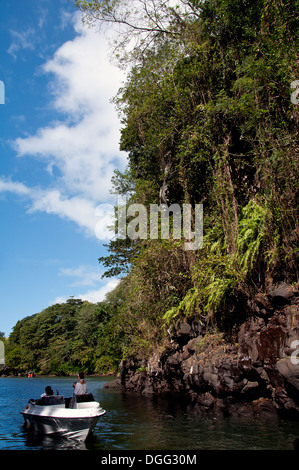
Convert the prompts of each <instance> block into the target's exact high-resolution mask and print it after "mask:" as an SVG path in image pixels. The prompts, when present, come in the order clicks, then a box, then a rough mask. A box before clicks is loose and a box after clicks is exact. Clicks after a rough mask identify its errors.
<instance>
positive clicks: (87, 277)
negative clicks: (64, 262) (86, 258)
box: [59, 265, 101, 287]
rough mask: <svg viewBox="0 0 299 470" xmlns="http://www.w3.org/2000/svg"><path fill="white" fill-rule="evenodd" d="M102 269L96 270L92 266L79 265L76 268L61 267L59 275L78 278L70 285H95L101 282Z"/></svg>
mask: <svg viewBox="0 0 299 470" xmlns="http://www.w3.org/2000/svg"><path fill="white" fill-rule="evenodd" d="M100 274H101V273H100V270H95V269H94V268H93V267H91V266H84V265H81V266H78V267H76V268H61V269H60V271H59V276H67V277H71V278H74V279H76V281H74V282H72V283H71V284H69V285H70V287H78V286H95V285H96V283H98V282H99V280H100V278H101V276H100Z"/></svg>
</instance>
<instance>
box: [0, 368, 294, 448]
mask: <svg viewBox="0 0 299 470" xmlns="http://www.w3.org/2000/svg"><path fill="white" fill-rule="evenodd" d="M107 380H109V379H107V378H106V377H105V378H102V377H88V379H87V383H88V391H89V392H91V393H93V395H94V398H95V399H96V400H97V401H99V402H100V403H101V405H102V407H103V408H104V409H105V410H106V414H105V415H104V416H102V417H101V418H100V420H99V422H98V424H97V426H96V428H95V430H94V432H93V435H92V436H91V438H88V439H87V441H85V442H79V441H75V440H71V439H69V440H68V439H63V438H53V437H40V438H32V437H29V436H28V434H27V433H26V431H25V430H24V428H23V416H22V415H21V414H20V411H21V410H22V409H23V408H24V406H25V405H26V402H27V401H28V399H30V398H38V397H39V396H40V394H41V393H43V392H44V389H45V387H46V385H51V387H52V388H53V390H54V391H55V390H56V388H57V389H58V390H59V393H60V394H61V395H64V396H65V397H68V396H71V395H72V392H73V387H72V384H73V382H74V378H72V377H63V378H60V377H42V378H36V377H35V378H21V377H19V378H12V377H2V378H0V409H1V419H0V450H6V451H7V450H52V449H58V450H59V449H63V450H66V449H74V450H81V449H82V450H102V451H119V450H125V451H134V450H184V451H188V450H194V451H195V450H196V451H197V450H259V449H263V450H274V449H275V450H279V449H280V450H293V441H294V439H295V438H298V437H299V423H298V422H297V423H296V422H289V421H285V420H278V421H277V422H276V421H271V422H267V421H260V420H240V419H239V420H236V419H230V418H217V419H212V418H206V417H205V418H198V417H192V416H189V415H188V414H186V412H185V409H184V405H183V404H182V403H179V402H178V401H177V400H174V399H172V400H169V399H162V398H158V397H152V396H140V395H137V394H128V393H126V394H124V393H121V392H119V391H115V390H111V389H105V388H104V384H105V383H106V382H107Z"/></svg>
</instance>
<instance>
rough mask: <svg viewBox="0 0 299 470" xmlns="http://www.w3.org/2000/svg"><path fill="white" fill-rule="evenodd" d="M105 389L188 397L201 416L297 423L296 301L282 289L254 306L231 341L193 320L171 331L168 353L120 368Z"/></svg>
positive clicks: (298, 333) (298, 343)
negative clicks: (253, 418)
mask: <svg viewBox="0 0 299 470" xmlns="http://www.w3.org/2000/svg"><path fill="white" fill-rule="evenodd" d="M120 369H121V371H120V376H119V377H118V378H117V380H116V381H115V382H114V383H112V382H109V383H108V384H107V387H119V388H121V389H123V390H126V391H137V392H140V393H143V394H153V393H155V394H162V393H179V394H184V396H185V399H186V400H187V402H188V407H189V410H190V411H192V412H193V413H196V414H201V413H209V414H212V415H219V414H221V415H223V416H253V417H255V416H264V415H267V416H271V417H275V416H278V415H281V416H283V417H286V418H290V419H299V297H298V290H297V288H295V287H292V286H289V285H287V284H285V283H281V284H279V285H277V286H272V287H271V288H270V289H269V291H268V292H267V293H265V294H263V295H262V294H258V295H257V296H256V297H255V298H254V299H252V300H251V302H250V314H249V315H248V316H247V319H246V321H245V322H243V323H242V324H241V325H240V326H238V327H237V328H236V332H235V334H234V336H231V338H230V341H228V340H227V339H225V338H224V335H223V334H221V333H213V334H212V333H211V332H206V331H205V327H204V326H202V325H201V324H200V323H199V322H198V321H196V320H193V321H191V320H188V321H182V322H180V323H178V324H177V325H176V326H175V327H173V328H172V329H171V330H169V347H168V349H167V350H165V351H164V352H163V353H162V354H154V355H153V356H152V357H151V358H149V360H148V361H147V363H146V364H141V363H140V362H138V361H136V360H134V359H133V358H130V359H128V360H127V361H122V363H121V365H120Z"/></svg>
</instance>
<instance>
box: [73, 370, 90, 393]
mask: <svg viewBox="0 0 299 470" xmlns="http://www.w3.org/2000/svg"><path fill="white" fill-rule="evenodd" d="M73 387H74V388H75V391H74V394H75V395H86V393H87V383H86V382H85V380H84V372H79V375H78V382H75V383H74V384H73Z"/></svg>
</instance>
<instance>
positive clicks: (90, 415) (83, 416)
mask: <svg viewBox="0 0 299 470" xmlns="http://www.w3.org/2000/svg"><path fill="white" fill-rule="evenodd" d="M21 413H22V414H23V417H24V421H25V427H26V428H27V429H28V430H33V431H35V432H37V433H40V434H46V435H49V434H59V435H61V436H64V437H75V438H79V439H83V440H85V439H86V437H87V436H88V434H89V433H91V432H92V430H93V429H94V427H95V426H96V424H97V422H98V420H99V418H100V416H102V415H103V414H105V410H103V408H101V406H100V404H99V403H98V402H88V403H78V404H77V407H76V408H65V406H64V405H51V406H40V405H36V404H35V403H31V402H29V403H28V404H27V405H26V407H25V409H24V410H23V411H22V412H21Z"/></svg>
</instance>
